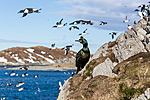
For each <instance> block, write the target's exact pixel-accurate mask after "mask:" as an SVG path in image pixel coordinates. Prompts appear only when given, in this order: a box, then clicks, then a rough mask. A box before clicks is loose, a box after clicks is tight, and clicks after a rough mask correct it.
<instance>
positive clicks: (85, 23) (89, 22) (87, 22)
mask: <svg viewBox="0 0 150 100" xmlns="http://www.w3.org/2000/svg"><path fill="white" fill-rule="evenodd" d="M87 24H90V25H93V22H91V21H83V22H82V25H87Z"/></svg>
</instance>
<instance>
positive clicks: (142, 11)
mask: <svg viewBox="0 0 150 100" xmlns="http://www.w3.org/2000/svg"><path fill="white" fill-rule="evenodd" d="M148 3H150V2H148ZM138 8H141V9H140V10H138V9H135V10H134V11H137V12H138V15H139V16H140V17H141V19H143V18H144V17H145V16H149V15H150V10H149V5H146V4H142V5H140V6H138ZM40 10H42V9H34V8H25V9H24V10H20V11H19V12H18V13H23V16H22V17H25V16H27V14H30V13H40V12H39V11H40ZM62 21H63V18H62V19H61V20H60V21H58V22H56V25H54V26H53V28H61V27H64V26H66V25H67V23H62ZM129 21H130V20H128V19H127V16H126V17H125V20H124V21H123V23H127V22H129ZM78 24H81V25H93V24H94V23H93V22H92V21H91V20H89V21H86V20H77V21H74V22H71V23H69V25H71V26H70V27H69V30H70V31H71V30H73V29H77V30H79V27H78V26H76V25H78ZM106 24H107V22H104V21H101V23H100V24H99V25H106ZM134 24H136V22H135V21H134ZM128 29H132V27H131V26H130V24H128ZM86 31H87V29H85V30H84V31H83V32H82V33H79V35H86V34H88V33H87V32H86ZM116 34H117V32H111V33H109V35H111V37H112V39H114V36H115V35H116ZM64 38H65V36H64V37H63V39H64ZM51 46H52V48H50V50H51V49H54V48H55V47H54V46H55V43H54V44H52V45H51ZM72 46H73V44H72V45H67V46H65V47H63V48H62V49H64V50H65V55H67V54H68V51H69V50H70V47H72Z"/></svg>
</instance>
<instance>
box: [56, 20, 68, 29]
mask: <svg viewBox="0 0 150 100" xmlns="http://www.w3.org/2000/svg"><path fill="white" fill-rule="evenodd" d="M62 21H63V18H62V19H61V20H60V21H59V22H57V23H56V25H55V26H53V28H61V27H63V26H65V25H67V23H65V24H62Z"/></svg>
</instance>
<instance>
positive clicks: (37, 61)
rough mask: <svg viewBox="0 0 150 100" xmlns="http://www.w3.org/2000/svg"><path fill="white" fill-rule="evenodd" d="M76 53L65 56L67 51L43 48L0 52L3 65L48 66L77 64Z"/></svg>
mask: <svg viewBox="0 0 150 100" xmlns="http://www.w3.org/2000/svg"><path fill="white" fill-rule="evenodd" d="M75 56H76V52H74V51H71V50H70V51H69V53H68V55H67V56H65V50H61V49H58V48H56V49H51V50H50V49H49V48H47V47H43V46H36V47H30V48H25V47H13V48H9V49H6V50H3V51H0V64H1V65H47V64H54V63H70V62H75Z"/></svg>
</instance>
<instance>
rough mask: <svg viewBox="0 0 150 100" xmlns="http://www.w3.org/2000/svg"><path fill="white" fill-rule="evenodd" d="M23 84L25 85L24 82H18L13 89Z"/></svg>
mask: <svg viewBox="0 0 150 100" xmlns="http://www.w3.org/2000/svg"><path fill="white" fill-rule="evenodd" d="M23 84H25V82H18V83H17V85H16V86H15V87H20V86H22V85H23Z"/></svg>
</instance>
